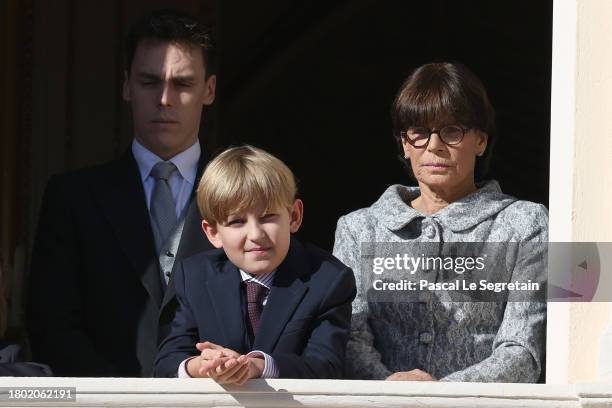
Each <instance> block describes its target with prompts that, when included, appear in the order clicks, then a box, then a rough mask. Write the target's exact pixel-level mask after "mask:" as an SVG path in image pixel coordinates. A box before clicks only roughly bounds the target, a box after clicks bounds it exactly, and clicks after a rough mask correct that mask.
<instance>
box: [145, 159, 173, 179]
mask: <svg viewBox="0 0 612 408" xmlns="http://www.w3.org/2000/svg"><path fill="white" fill-rule="evenodd" d="M176 170H177V169H176V166H175V165H174V163H172V162H165V161H160V162H158V163H157V164H155V166H153V169H152V170H151V176H153V178H154V179H156V180H166V181H168V179H169V178H170V175H172V173H174V172H175V171H176Z"/></svg>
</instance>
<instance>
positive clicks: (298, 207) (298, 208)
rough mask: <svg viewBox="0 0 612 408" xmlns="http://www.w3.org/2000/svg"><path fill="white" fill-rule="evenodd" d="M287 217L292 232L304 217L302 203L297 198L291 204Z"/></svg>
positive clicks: (297, 227)
mask: <svg viewBox="0 0 612 408" xmlns="http://www.w3.org/2000/svg"><path fill="white" fill-rule="evenodd" d="M289 217H290V224H289V230H290V231H291V233H292V234H293V233H295V232H297V230H299V229H300V225H302V219H303V218H304V203H303V202H302V200H300V199H299V198H298V199H297V200H295V202H294V203H293V205H292V206H291V213H290V214H289Z"/></svg>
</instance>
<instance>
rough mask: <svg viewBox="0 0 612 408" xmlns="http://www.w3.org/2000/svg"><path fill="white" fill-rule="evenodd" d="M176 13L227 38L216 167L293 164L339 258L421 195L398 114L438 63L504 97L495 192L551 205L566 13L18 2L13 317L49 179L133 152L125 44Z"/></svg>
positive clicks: (11, 44)
mask: <svg viewBox="0 0 612 408" xmlns="http://www.w3.org/2000/svg"><path fill="white" fill-rule="evenodd" d="M160 7H174V8H179V9H183V10H186V11H189V12H191V13H193V14H194V15H196V16H199V17H200V18H201V19H202V20H203V21H205V22H208V23H210V24H211V25H212V26H213V27H214V29H215V31H216V34H217V39H218V42H219V46H220V64H219V71H218V74H219V78H218V89H217V100H216V102H215V104H214V106H213V107H212V109H209V110H208V111H207V112H205V118H204V122H203V128H202V132H201V137H202V140H203V141H204V147H205V151H206V152H207V153H208V154H209V155H210V154H213V153H214V152H216V151H218V149H219V148H221V147H223V146H227V145H229V144H232V143H244V142H246V143H251V144H254V145H256V146H259V147H262V148H264V149H266V150H268V151H270V152H272V153H274V154H276V155H278V156H279V157H280V158H281V159H282V160H284V161H285V162H286V163H287V164H288V165H289V167H290V168H291V169H293V171H294V172H295V174H296V176H297V178H298V180H299V190H300V194H301V196H302V198H303V199H304V202H305V220H304V224H303V227H302V230H301V231H300V232H299V236H300V237H301V238H302V239H303V240H306V241H310V242H313V243H316V244H318V245H320V246H322V247H323V248H326V249H328V250H331V247H332V244H333V233H334V229H335V224H336V221H337V219H338V217H339V216H341V215H343V214H346V213H348V212H350V211H352V210H355V209H357V208H361V207H364V206H368V205H370V204H372V203H373V202H374V201H375V200H376V199H377V198H378V197H379V196H380V195H381V194H382V192H383V191H384V190H385V188H386V187H387V186H389V185H391V184H394V183H402V184H414V182H413V181H412V180H410V179H409V177H408V176H407V174H406V173H405V171H404V169H403V168H402V165H401V163H400V162H399V160H398V159H397V151H396V147H395V142H394V140H393V138H392V136H391V121H390V115H389V108H390V104H391V102H392V100H393V98H394V96H395V93H396V92H397V90H398V88H399V87H400V85H401V84H402V82H403V80H404V79H405V78H406V76H407V75H408V74H409V73H410V72H411V70H412V69H414V68H415V67H417V66H419V65H421V64H423V63H426V62H431V61H455V62H462V63H464V64H466V65H467V66H468V67H470V68H471V69H472V70H473V71H474V72H475V73H476V74H477V75H478V76H479V77H480V78H481V79H482V81H483V82H484V84H485V86H486V87H487V89H488V91H489V94H490V97H491V100H492V102H493V105H494V106H495V108H496V110H497V113H498V116H497V120H498V130H499V139H498V143H497V146H496V151H495V154H494V158H493V162H492V169H491V172H490V175H489V178H494V179H497V180H498V181H499V182H500V184H501V186H502V189H503V190H504V191H505V192H507V193H510V194H513V195H515V196H517V197H519V198H521V199H527V200H532V201H536V202H540V203H544V204H548V174H549V138H550V77H551V47H552V1H551V0H538V1H527V0H512V1H510V0H506V1H494V2H493V1H485V0H481V1H476V0H472V1H469V0H466V1H452V0H432V1H427V2H424V1H408V0H404V1H374V0H345V1H290V0H269V1H265V2H253V1H238V0H224V1H220V0H219V1H211V0H149V1H147V0H129V1H122V0H110V1H104V2H101V1H98V0H78V1H77V0H53V1H51V0H2V1H0V58H1V59H2V60H1V63H0V89H2V92H1V93H0V125H1V129H0V154H1V160H0V167H1V169H0V170H1V173H0V195H1V200H0V205H1V211H0V217H1V218H0V252H1V253H2V254H3V256H4V258H5V261H7V263H8V264H10V265H11V266H12V268H11V269H12V271H13V273H12V274H10V275H9V276H8V278H7V277H5V279H4V280H5V284H6V283H7V282H8V284H9V286H12V287H13V296H12V299H11V302H12V304H13V305H19V304H20V303H21V292H22V289H21V288H22V287H23V284H24V283H23V282H24V279H25V271H26V270H27V263H28V253H29V248H30V243H31V241H32V237H33V232H34V228H35V225H36V222H37V217H38V209H39V206H40V199H41V196H42V191H43V189H44V186H45V184H46V182H47V180H48V178H49V176H50V175H52V174H54V173H59V172H63V171H67V170H71V169H75V168H79V167H83V166H88V165H92V164H96V163H100V162H103V161H107V160H111V159H113V158H116V157H118V156H119V155H120V154H121V152H122V151H124V150H125V149H126V148H127V146H128V145H129V142H130V140H131V138H132V134H131V124H130V118H129V107H128V106H127V105H126V104H125V103H124V102H123V101H122V100H121V84H122V80H123V38H124V35H125V33H126V32H127V28H128V27H129V25H130V23H131V22H132V21H134V19H135V18H137V17H139V16H141V15H142V14H144V13H146V12H147V11H149V10H151V9H155V8H160ZM18 309H19V308H16V309H14V312H13V316H12V318H11V319H12V321H19V316H20V311H19V310H18Z"/></svg>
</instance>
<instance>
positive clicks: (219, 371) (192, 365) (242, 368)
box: [186, 341, 265, 385]
mask: <svg viewBox="0 0 612 408" xmlns="http://www.w3.org/2000/svg"><path fill="white" fill-rule="evenodd" d="M196 348H197V349H198V350H199V351H200V355H199V356H198V357H194V358H192V359H191V360H189V361H188V362H187V367H186V369H187V372H188V373H189V375H190V376H192V377H203V378H212V379H213V380H215V381H216V382H217V383H219V384H238V385H242V384H244V383H245V382H246V381H247V380H249V379H251V378H259V377H261V374H262V373H263V370H264V367H265V360H264V358H263V356H262V357H256V356H252V357H247V356H246V355H242V354H240V353H237V352H235V351H234V350H231V349H228V348H225V347H222V346H219V345H217V344H214V343H211V342H208V341H207V342H203V343H197V344H196Z"/></svg>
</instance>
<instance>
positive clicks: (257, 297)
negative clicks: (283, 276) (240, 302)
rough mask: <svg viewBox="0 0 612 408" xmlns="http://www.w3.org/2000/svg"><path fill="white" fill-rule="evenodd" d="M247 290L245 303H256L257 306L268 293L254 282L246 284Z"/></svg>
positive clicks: (263, 287)
mask: <svg viewBox="0 0 612 408" xmlns="http://www.w3.org/2000/svg"><path fill="white" fill-rule="evenodd" d="M246 288H247V302H248V303H256V304H257V305H258V306H261V305H262V303H263V299H264V297H265V296H266V293H267V292H268V289H267V288H266V287H265V286H263V285H262V284H260V283H257V282H255V281H249V282H246Z"/></svg>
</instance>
